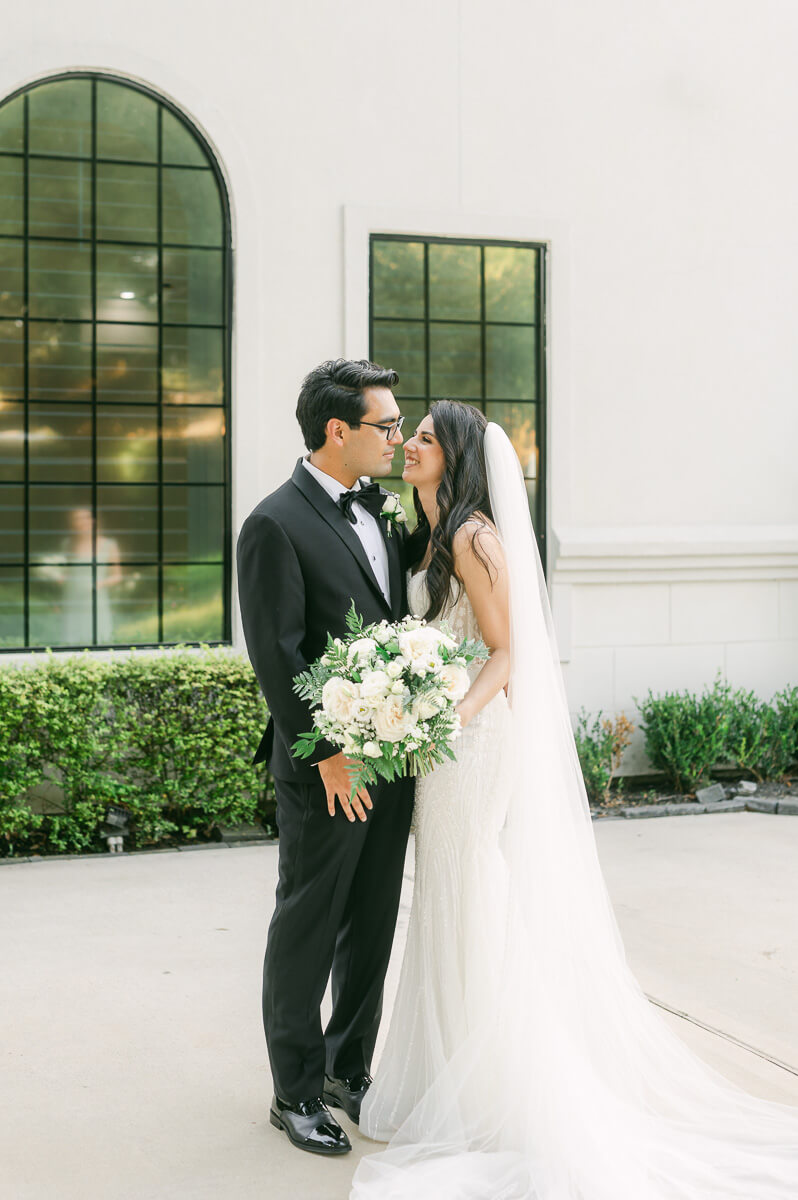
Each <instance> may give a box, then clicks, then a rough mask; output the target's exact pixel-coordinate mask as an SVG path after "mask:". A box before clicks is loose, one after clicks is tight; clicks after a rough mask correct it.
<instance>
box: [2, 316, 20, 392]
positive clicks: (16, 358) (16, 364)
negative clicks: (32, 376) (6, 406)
mask: <svg viewBox="0 0 798 1200" xmlns="http://www.w3.org/2000/svg"><path fill="white" fill-rule="evenodd" d="M24 332H25V331H24V329H23V327H22V322H21V321H18V322H17V321H0V407H1V406H2V403H3V401H5V400H12V399H14V397H17V396H18V397H20V398H22V397H24V394H25V368H24V354H25V343H24Z"/></svg>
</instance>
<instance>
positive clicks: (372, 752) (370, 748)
mask: <svg viewBox="0 0 798 1200" xmlns="http://www.w3.org/2000/svg"><path fill="white" fill-rule="evenodd" d="M363 753H364V754H365V756H366V758H379V757H380V756H381V754H382V750H381V749H380V747H379V746H378V745H377V743H376V742H364V743H363Z"/></svg>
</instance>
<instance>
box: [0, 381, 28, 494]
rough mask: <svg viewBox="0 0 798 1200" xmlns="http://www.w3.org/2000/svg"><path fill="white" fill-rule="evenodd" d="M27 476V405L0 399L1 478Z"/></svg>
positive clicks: (9, 480) (21, 477)
mask: <svg viewBox="0 0 798 1200" xmlns="http://www.w3.org/2000/svg"><path fill="white" fill-rule="evenodd" d="M24 478H25V407H24V405H22V404H13V403H12V402H11V401H10V400H2V401H0V480H2V481H5V482H13V481H15V480H18V479H24Z"/></svg>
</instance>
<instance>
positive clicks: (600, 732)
mask: <svg viewBox="0 0 798 1200" xmlns="http://www.w3.org/2000/svg"><path fill="white" fill-rule="evenodd" d="M633 729H634V725H633V724H632V722H631V721H630V720H629V719H628V717H627V716H626V715H625V714H624V713H620V715H619V716H617V717H616V718H615V720H614V721H613V720H610V718H609V717H605V718H604V720H603V721H602V719H601V713H600V712H599V713H598V715H597V716H596V717H595V719H594V721H593V723H592V725H591V724H589V718H588V715H587V713H586V712H585V710H584V709H583V708H582V709H580V710H579V714H578V718H577V725H576V729H575V731H574V740H575V742H576V749H577V752H578V754H579V763H580V765H581V767H582V776H583V778H584V781H585V788H586V790H587V795H588V799H589V800H591V801H592V802H593V803H594V804H607V803H608V802H609V799H610V784H611V782H612V778H613V775H614V774H615V772H616V771H617V770H618V767H619V766H620V762H621V757H622V755H623V752H624V750H625V749H626V747H627V746H628V745H629V742H630V741H631V737H632V731H633Z"/></svg>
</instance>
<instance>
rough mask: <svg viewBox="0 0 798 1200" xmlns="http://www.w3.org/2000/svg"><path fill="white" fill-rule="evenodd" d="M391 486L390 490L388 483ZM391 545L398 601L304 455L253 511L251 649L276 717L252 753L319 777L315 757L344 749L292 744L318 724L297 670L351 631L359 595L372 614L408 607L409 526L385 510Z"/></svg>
mask: <svg viewBox="0 0 798 1200" xmlns="http://www.w3.org/2000/svg"><path fill="white" fill-rule="evenodd" d="M385 494H386V495H387V494H388V493H387V492H386V493H385ZM376 520H377V523H378V524H379V527H380V530H381V532H382V536H383V538H384V540H385V544H386V547H387V550H388V567H389V580H390V592H391V605H390V606H389V605H388V602H387V601H386V599H385V597H384V596H383V594H382V591H381V590H380V585H379V584H378V583H377V579H376V576H375V575H374V572H373V571H372V569H371V565H370V563H369V560H368V556H367V554H366V552H365V550H364V549H363V545H362V543H361V541H360V539H359V538H358V536H357V534H356V533H355V530H354V526H352V525H351V524H350V523H349V521H348V520H347V519H346V517H345V516H344V515H343V513H342V512H341V510H340V509H339V508H338V506H337V504H336V503H335V501H334V500H333V499H332V497H331V496H329V495H328V493H327V492H325V490H324V488H323V487H321V485H320V484H319V483H317V481H316V480H315V479H314V478H313V476H312V475H311V474H310V472H309V471H308V470H307V469H306V468H305V467H304V466H303V465H302V459H299V460H298V462H297V464H296V467H295V468H294V473H293V475H292V476H291V478H290V479H289V480H288V482H287V483H284V484H283V485H282V487H280V488H278V489H277V491H276V492H272V494H271V495H270V496H267V497H266V498H265V499H264V500H261V502H260V504H258V505H257V507H256V508H254V509H253V511H252V512H251V513H250V514H249V516H248V517H247V519H246V521H245V522H244V524H243V526H242V527H241V532H240V534H239V536H238V546H237V554H236V557H237V565H238V595H239V603H240V606H241V617H242V621H243V625H244V637H245V638H246V643H247V651H248V653H249V657H250V661H251V662H252V666H253V667H254V669H255V674H256V676H257V679H258V683H259V684H260V687H261V690H262V692H263V695H264V696H265V698H266V703H267V704H268V706H269V712H270V719H269V723H268V725H267V726H266V732H265V733H264V735H263V738H262V739H261V743H260V745H259V747H258V749H257V752H256V754H255V757H254V759H253V762H256V763H257V762H262V761H263V760H264V759H265V760H266V761H267V763H268V766H269V770H270V771H271V773H272V774H273V775H275V776H277V778H278V779H293V780H297V781H305V782H310V781H312V780H313V779H317V778H318V777H319V776H318V771H317V769H316V767H315V765H314V764H315V763H317V762H320V761H321V760H322V759H325V758H329V757H330V756H331V755H333V754H336V753H337V752H338V749H339V747H337V746H333V745H331V744H330V743H329V742H326V741H324V742H320V743H319V744H318V746H317V749H316V753H315V754H314V756H313V759H312V760H311V759H295V758H294V757H293V755H292V754H291V746H292V745H293V744H294V742H295V741H296V739H297V737H298V736H299V734H300V733H308V732H310V730H311V729H312V728H313V719H312V716H311V709H310V707H309V705H308V704H307V703H306V702H305V701H303V700H300V699H299V697H298V696H297V695H296V693H295V692H294V690H293V679H294V676H295V675H297V674H299V672H300V671H304V670H305V669H306V668H307V666H308V664H309V663H311V662H313V661H314V659H317V658H318V657H319V656H320V655H321V654H323V652H324V648H325V646H326V644H327V635H328V634H329V633H331V634H332V635H333V637H343V636H344V635H345V634H346V632H347V630H346V614H347V612H348V610H349V606H350V605H351V603H352V601H353V600H354V602H355V607H356V609H357V611H358V612H359V613H360V615H361V616H362V617H363V619H364V621H365V622H366V623H367V624H368V623H370V622H372V621H381V620H382V619H383V618H385V619H387V620H394V621H395V620H398V619H399V618H400V617H402V616H404V615H405V614H406V612H407V580H406V575H405V563H404V542H405V536H406V534H405V528H404V526H396V525H394V526H392V530H391V536H390V537H389V536H388V532H387V525H388V522H387V521H386V520H385V518H384V517H377V518H376Z"/></svg>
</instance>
